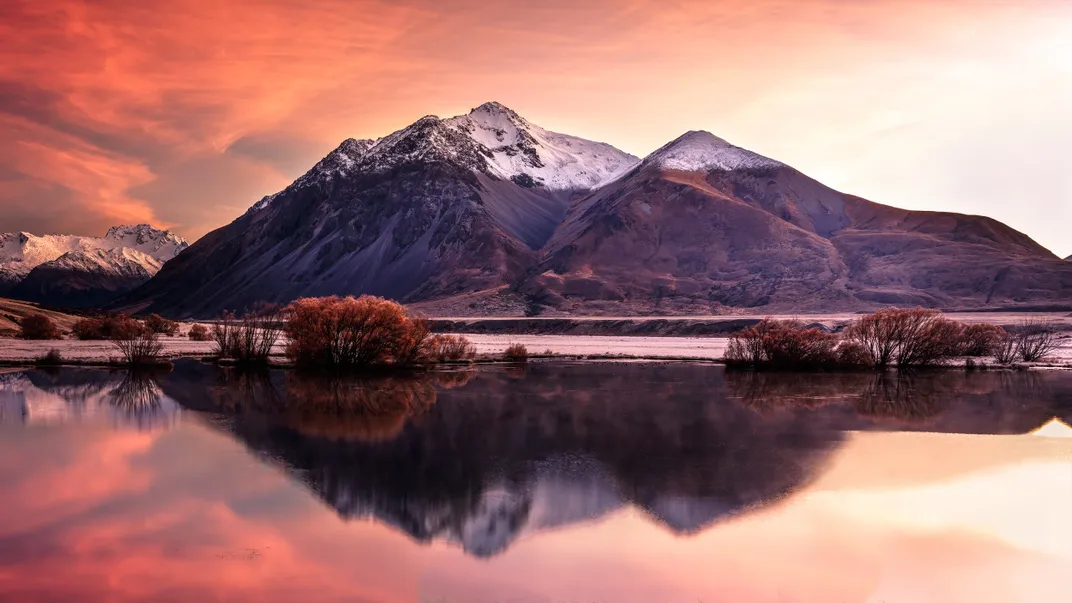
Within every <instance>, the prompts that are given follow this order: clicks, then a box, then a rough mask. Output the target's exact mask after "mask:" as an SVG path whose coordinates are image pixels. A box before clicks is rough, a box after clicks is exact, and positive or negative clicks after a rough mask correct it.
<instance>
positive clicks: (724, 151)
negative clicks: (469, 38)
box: [117, 103, 1072, 316]
mask: <svg viewBox="0 0 1072 603" xmlns="http://www.w3.org/2000/svg"><path fill="white" fill-rule="evenodd" d="M362 293H369V294H375V295H383V296H386V297H392V298H395V299H398V300H400V301H403V302H405V303H410V304H416V305H417V307H419V308H420V309H421V310H422V311H425V312H428V313H432V314H440V315H455V316H464V315H486V314H496V313H497V314H515V315H516V314H521V313H525V314H541V313H547V314H569V313H579V314H623V313H625V314H652V313H655V314H658V313H669V314H681V313H703V314H706V313H721V312H726V311H731V310H732V308H749V309H750V310H752V311H761V312H762V311H774V310H786V311H841V310H856V309H868V308H873V307H877V306H881V305H886V304H902V305H924V306H931V307H947V308H959V309H985V308H988V307H990V308H992V307H1003V308H1005V307H1015V306H1018V305H1023V306H1028V305H1037V304H1040V303H1042V304H1050V305H1052V304H1060V303H1062V302H1064V303H1067V304H1068V305H1069V306H1070V307H1072V271H1070V270H1069V267H1068V264H1067V263H1065V262H1062V261H1061V260H1059V258H1057V257H1056V256H1055V255H1054V254H1052V253H1051V252H1049V251H1048V250H1045V249H1044V248H1042V247H1041V246H1040V245H1038V244H1037V243H1035V242H1034V241H1033V240H1031V239H1030V237H1027V236H1026V235H1024V234H1022V233H1019V232H1017V231H1015V230H1013V229H1011V228H1009V227H1007V226H1005V225H1003V224H1001V223H999V222H996V221H994V220H991V219H989V218H985V217H977V216H966V215H961V214H953V213H947V212H918V211H907V210H901V209H898V208H894V207H890V206H885V205H881V204H878V203H873V202H871V201H867V200H865V199H862V198H859V197H855V196H852V195H846V194H843V193H840V192H838V191H835V190H833V189H831V188H829V187H826V186H825V185H823V184H821V183H819V182H817V181H815V180H814V179H811V178H809V177H807V176H806V175H804V174H802V173H800V172H799V171H797V170H796V169H794V168H792V167H790V166H788V165H786V164H784V163H781V162H779V161H776V160H774V159H770V158H767V157H764V156H762V155H759V154H756V153H753V152H751V151H748V150H747V149H742V148H740V147H736V146H734V145H732V144H730V143H729V142H727V141H725V140H723V139H721V138H719V137H717V136H715V135H713V134H711V133H709V132H705V131H702V130H696V131H690V132H687V133H685V134H683V135H682V136H680V137H678V138H677V139H675V140H673V141H671V142H669V143H667V144H666V145H664V146H663V147H660V148H659V149H657V150H656V151H654V152H653V153H651V154H649V155H648V156H647V157H645V158H644V159H639V158H637V157H634V156H632V155H630V154H628V153H624V152H622V151H619V150H617V149H614V147H612V146H610V145H607V144H605V143H598V142H593V141H586V140H583V139H580V138H577V137H574V136H569V135H565V134H558V133H554V132H551V131H549V130H546V129H544V128H542V127H540V126H538V125H536V124H533V123H532V122H529V121H528V120H526V119H525V118H523V117H521V116H520V115H518V114H517V113H516V112H514V111H512V110H510V109H508V108H506V107H504V106H503V105H501V104H499V103H485V104H483V105H480V106H479V107H477V108H475V109H472V110H471V111H470V112H469V113H468V114H465V115H460V116H457V117H452V118H446V119H441V118H439V117H435V116H425V117H423V118H421V119H419V120H417V121H415V122H414V123H413V124H410V125H409V126H406V127H404V128H402V129H400V130H397V131H395V132H393V133H391V134H389V135H387V136H384V137H382V138H379V139H375V140H373V139H352V138H351V139H347V140H345V141H343V143H341V144H340V145H339V147H337V148H336V149H335V150H333V151H332V152H331V153H329V154H328V155H327V156H326V157H325V158H324V159H322V160H321V161H320V162H318V163H317V164H316V165H315V166H314V167H313V168H312V169H311V170H309V172H307V173H306V174H304V175H303V176H301V177H300V178H298V179H297V180H295V182H294V183H292V184H291V185H290V186H288V187H287V188H286V189H284V190H283V191H280V192H279V193H276V194H274V195H270V196H268V197H265V198H263V199H262V200H261V201H259V202H257V203H256V204H254V206H253V207H251V208H250V210H249V211H247V212H246V214H244V215H243V216H241V217H239V218H238V219H236V220H235V221H234V222H232V223H231V224H229V225H227V226H224V227H221V228H220V229H218V230H217V231H214V232H213V233H210V234H209V235H206V237H205V238H203V239H202V240H201V241H198V242H196V243H195V244H194V245H193V246H191V247H190V249H189V250H187V251H186V252H184V253H183V254H180V256H179V257H178V258H177V259H176V260H175V261H173V262H170V263H169V264H168V265H167V266H165V267H164V268H163V269H162V270H161V272H160V273H159V274H158V275H157V276H155V277H154V278H153V279H151V280H150V281H149V282H148V283H146V285H144V286H142V287H140V288H139V289H137V290H136V291H134V292H132V293H131V294H128V295H126V296H124V297H123V299H122V300H121V301H120V302H118V304H117V307H119V308H123V309H128V310H134V311H144V310H148V311H156V312H162V313H172V314H176V315H187V316H188V315H211V314H213V313H216V312H219V311H220V310H223V309H234V310H241V309H242V308H244V307H248V306H251V305H252V304H254V303H256V302H258V301H273V302H280V303H285V302H287V301H290V300H292V299H294V298H296V297H301V296H309V295H330V294H362Z"/></svg>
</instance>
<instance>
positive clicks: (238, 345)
mask: <svg viewBox="0 0 1072 603" xmlns="http://www.w3.org/2000/svg"><path fill="white" fill-rule="evenodd" d="M282 330H283V329H282V322H281V321H280V317H279V311H278V309H276V308H275V307H269V306H265V307H263V308H260V309H258V310H255V311H253V312H248V313H246V314H245V315H244V316H242V317H241V318H238V317H237V316H235V314H233V313H231V312H224V314H223V316H222V317H220V319H219V320H218V321H217V322H216V324H214V325H212V339H213V340H215V341H216V354H217V355H219V356H220V357H223V358H231V359H233V360H235V361H237V362H238V363H240V364H267V363H268V357H269V356H271V354H272V348H273V347H274V346H275V343H276V341H278V339H279V335H280V332H281V331H282ZM191 331H192V329H191Z"/></svg>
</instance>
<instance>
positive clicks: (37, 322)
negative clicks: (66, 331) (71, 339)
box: [19, 314, 63, 340]
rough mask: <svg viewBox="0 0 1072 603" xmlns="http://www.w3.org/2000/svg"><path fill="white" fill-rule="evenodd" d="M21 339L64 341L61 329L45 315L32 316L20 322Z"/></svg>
mask: <svg viewBox="0 0 1072 603" xmlns="http://www.w3.org/2000/svg"><path fill="white" fill-rule="evenodd" d="M19 337H20V338H22V339H33V340H46V339H63V334H62V333H60V329H59V327H57V326H56V323H54V322H52V319H51V318H49V317H47V316H45V315H44V314H30V315H28V316H26V317H24V318H23V319H22V320H21V321H20V322H19Z"/></svg>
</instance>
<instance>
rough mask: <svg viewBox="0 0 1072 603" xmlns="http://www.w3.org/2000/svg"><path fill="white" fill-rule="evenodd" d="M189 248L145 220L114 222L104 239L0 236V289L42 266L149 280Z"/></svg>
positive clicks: (24, 235)
mask: <svg viewBox="0 0 1072 603" xmlns="http://www.w3.org/2000/svg"><path fill="white" fill-rule="evenodd" d="M188 246H189V244H188V243H187V242H186V241H185V240H184V239H183V238H182V237H179V236H177V235H175V234H173V233H171V232H169V231H166V230H160V229H157V228H154V227H152V226H150V225H148V224H138V225H134V226H115V227H113V228H110V229H108V232H107V233H106V234H105V235H104V236H103V237H84V236H77V235H43V236H37V235H33V234H30V233H26V232H13V233H6V234H0V288H2V289H4V290H8V289H10V288H11V287H14V286H15V285H16V284H17V283H20V282H21V281H22V280H23V279H25V278H26V277H27V276H28V275H29V274H30V272H31V271H32V270H33V269H34V268H37V267H38V266H43V265H47V267H48V268H56V269H64V270H71V271H76V272H80V271H86V270H88V271H91V272H94V273H103V272H112V273H114V274H115V275H118V276H137V275H144V276H145V278H148V277H149V276H152V275H153V274H156V272H157V271H158V270H160V267H161V266H162V265H163V264H164V262H166V261H168V260H170V259H171V258H173V257H175V256H176V255H178V254H179V253H180V252H181V251H182V250H184V249H186V248H187V247H188Z"/></svg>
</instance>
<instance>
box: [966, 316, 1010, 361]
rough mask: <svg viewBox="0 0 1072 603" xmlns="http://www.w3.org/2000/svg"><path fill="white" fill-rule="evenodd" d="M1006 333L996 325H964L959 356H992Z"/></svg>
mask: <svg viewBox="0 0 1072 603" xmlns="http://www.w3.org/2000/svg"><path fill="white" fill-rule="evenodd" d="M1006 335H1007V333H1006V332H1005V329H1003V328H1001V327H999V326H997V325H988V324H969V325H964V330H963V332H962V333H961V340H960V355H961V356H974V357H980V356H993V355H994V354H995V353H997V349H998V346H999V344H1000V343H1001V340H1002V339H1004V338H1005V336H1006Z"/></svg>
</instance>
